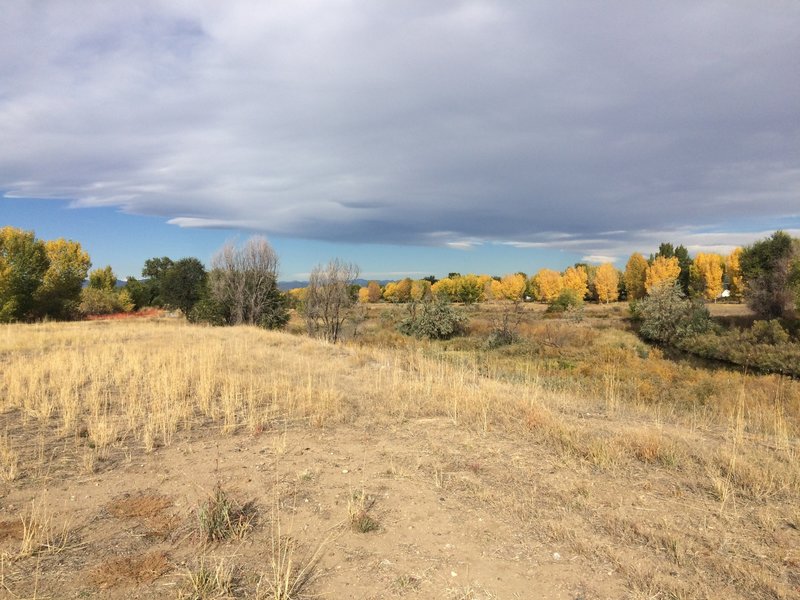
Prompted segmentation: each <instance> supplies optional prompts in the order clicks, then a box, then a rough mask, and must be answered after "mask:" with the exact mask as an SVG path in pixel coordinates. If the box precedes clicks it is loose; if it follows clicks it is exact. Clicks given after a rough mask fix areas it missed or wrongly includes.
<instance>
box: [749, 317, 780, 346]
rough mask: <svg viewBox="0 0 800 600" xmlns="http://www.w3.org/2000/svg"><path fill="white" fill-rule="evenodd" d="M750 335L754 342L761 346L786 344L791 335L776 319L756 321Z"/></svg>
mask: <svg viewBox="0 0 800 600" xmlns="http://www.w3.org/2000/svg"><path fill="white" fill-rule="evenodd" d="M749 333H750V337H751V338H752V339H753V341H754V342H756V343H760V344H773V345H774V344H785V343H787V342H788V341H789V334H788V333H787V331H786V330H785V329H784V328H783V327H782V326H781V324H780V322H779V321H777V320H775V319H773V320H771V321H755V322H754V323H753V326H752V327H751V328H750V332H749Z"/></svg>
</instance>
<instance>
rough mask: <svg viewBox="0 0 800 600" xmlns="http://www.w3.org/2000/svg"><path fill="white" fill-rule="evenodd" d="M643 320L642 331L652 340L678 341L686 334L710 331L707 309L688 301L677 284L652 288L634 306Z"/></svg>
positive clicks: (641, 332) (635, 314)
mask: <svg viewBox="0 0 800 600" xmlns="http://www.w3.org/2000/svg"><path fill="white" fill-rule="evenodd" d="M632 310H633V311H635V312H633V314H634V316H635V317H637V318H638V319H639V320H640V321H641V326H640V328H639V334H640V335H641V336H642V337H644V338H646V339H649V340H653V341H656V342H663V343H665V344H675V342H677V341H678V340H680V339H682V338H685V337H687V336H691V335H696V334H701V333H705V332H707V331H708V330H709V329H710V328H711V316H710V315H709V313H708V309H707V308H706V307H705V306H704V305H703V304H702V303H698V302H692V301H691V300H687V299H686V297H685V296H684V294H683V290H682V289H681V288H680V286H679V285H677V284H667V285H660V286H657V287H656V288H654V289H652V290H650V293H649V295H648V296H647V297H646V298H643V299H642V300H640V301H639V302H637V303H636V305H635V306H634V307H633V309H632Z"/></svg>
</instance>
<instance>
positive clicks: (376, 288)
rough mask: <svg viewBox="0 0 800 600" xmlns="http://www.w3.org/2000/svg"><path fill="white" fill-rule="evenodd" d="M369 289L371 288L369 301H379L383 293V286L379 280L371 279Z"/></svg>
mask: <svg viewBox="0 0 800 600" xmlns="http://www.w3.org/2000/svg"><path fill="white" fill-rule="evenodd" d="M367 290H369V301H370V302H378V301H379V300H380V299H381V296H382V295H383V292H382V291H381V286H380V284H379V283H378V282H377V281H370V282H369V283H368V284H367Z"/></svg>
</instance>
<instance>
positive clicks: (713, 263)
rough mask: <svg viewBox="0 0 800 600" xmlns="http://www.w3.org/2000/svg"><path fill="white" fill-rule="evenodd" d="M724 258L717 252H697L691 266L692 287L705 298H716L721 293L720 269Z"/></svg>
mask: <svg viewBox="0 0 800 600" xmlns="http://www.w3.org/2000/svg"><path fill="white" fill-rule="evenodd" d="M724 264H725V259H724V258H722V256H720V255H719V254H711V253H709V254H704V253H702V252H699V253H698V254H697V256H695V257H694V262H693V263H692V267H691V271H690V273H691V280H692V287H693V288H694V289H696V290H697V291H698V292H700V293H702V295H703V297H704V298H705V299H706V300H716V299H717V298H719V295H720V294H721V293H722V269H723V266H724Z"/></svg>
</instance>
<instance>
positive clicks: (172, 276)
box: [158, 258, 207, 315]
mask: <svg viewBox="0 0 800 600" xmlns="http://www.w3.org/2000/svg"><path fill="white" fill-rule="evenodd" d="M206 281H207V274H206V268H205V267H204V266H203V263H201V262H200V261H199V260H198V259H196V258H182V259H180V260H178V261H175V262H174V263H172V265H171V266H170V267H169V268H167V270H166V271H165V272H164V273H163V275H161V276H160V278H159V284H158V285H159V292H160V297H161V299H162V300H163V302H164V304H167V305H169V306H173V307H175V308H179V309H181V312H183V314H184V315H188V314H189V313H190V312H191V310H192V308H193V307H194V305H195V304H197V302H198V301H199V300H200V299H201V298H202V297H203V295H204V293H205V290H206Z"/></svg>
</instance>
